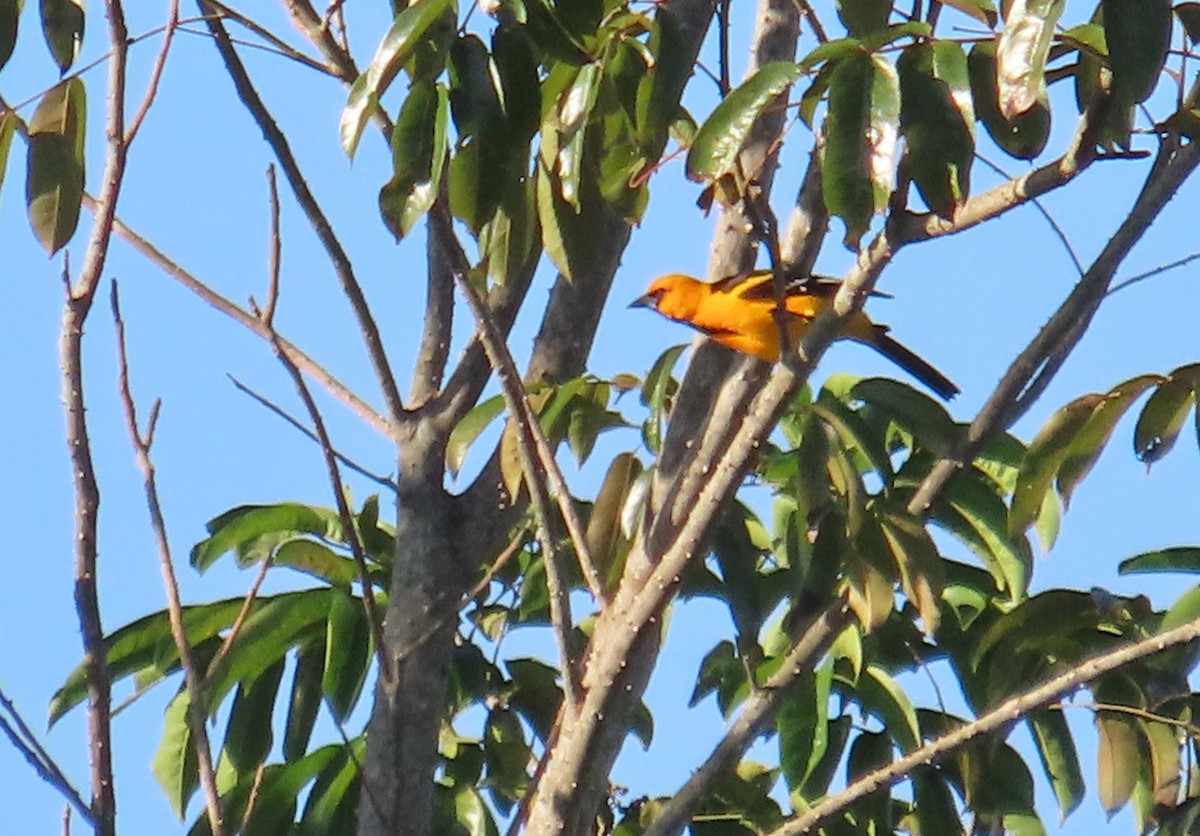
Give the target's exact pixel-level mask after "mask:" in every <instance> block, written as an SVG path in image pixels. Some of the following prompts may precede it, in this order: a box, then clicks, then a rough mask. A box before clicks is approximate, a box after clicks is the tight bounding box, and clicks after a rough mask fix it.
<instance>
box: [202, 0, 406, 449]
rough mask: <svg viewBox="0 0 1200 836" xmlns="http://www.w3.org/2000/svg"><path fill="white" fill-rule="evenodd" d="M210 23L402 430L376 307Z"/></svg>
mask: <svg viewBox="0 0 1200 836" xmlns="http://www.w3.org/2000/svg"><path fill="white" fill-rule="evenodd" d="M199 2H200V5H201V7H202V8H211V6H212V0H199ZM207 23H208V27H209V29H210V30H211V31H212V33H213V36H214V38H215V39H216V44H217V49H218V51H220V53H221V58H222V59H223V60H224V62H225V67H226V69H227V70H228V71H229V76H230V78H232V79H233V84H234V87H235V88H236V89H237V93H238V97H239V98H240V99H241V100H242V103H243V104H245V105H246V109H247V110H249V111H250V114H251V116H253V117H254V121H255V122H256V123H257V124H258V126H259V128H260V129H261V130H262V132H263V136H264V138H266V140H267V144H268V145H270V146H271V149H272V150H273V151H274V152H275V156H276V158H277V159H278V160H279V164H280V165H281V166H283V173H284V176H285V177H287V180H288V184H289V185H290V186H291V187H292V193H293V194H294V195H295V197H296V202H297V203H299V204H300V207H301V209H303V210H304V214H305V215H306V216H307V218H308V222H309V225H310V226H311V227H312V229H313V232H315V233H316V235H317V238H318V240H320V242H321V244H322V245H323V246H324V247H325V251H326V253H327V254H328V255H329V260H330V262H331V263H332V264H333V269H334V273H335V274H336V275H337V277H338V282H339V283H340V284H341V287H342V292H343V293H344V294H345V296H346V299H347V300H348V301H349V303H350V307H351V309H352V310H353V311H354V316H355V318H356V319H357V321H358V327H359V330H360V331H361V332H362V335H363V341H364V343H365V345H366V349H367V356H368V357H369V358H370V360H371V365H372V367H373V368H374V370H375V377H376V380H377V382H378V383H379V387H380V389H381V390H382V392H383V399H384V402H385V403H386V404H387V409H388V417H389V419H390V420H391V423H392V424H394V425H396V426H397V427H398V426H399V425H400V424H401V423H403V422H404V420H405V416H406V412H405V408H404V402H403V400H402V399H401V397H400V389H399V388H398V387H397V385H396V377H395V375H394V374H393V373H392V369H391V364H390V363H389V362H388V358H387V351H386V350H385V349H384V345H383V338H382V336H381V335H380V333H379V327H378V325H376V323H375V317H374V315H373V314H372V313H371V308H370V306H369V305H368V304H367V299H366V296H365V295H363V291H362V287H361V286H360V285H359V283H358V279H357V278H355V275H354V268H353V266H352V265H351V264H350V257H349V256H348V255H347V254H346V251H345V250H344V249H343V248H342V244H341V242H340V241H339V240H338V238H337V236H336V235H335V234H334V232H333V227H332V226H331V225H330V223H329V220H328V219H327V218H326V217H325V214H324V212H322V211H321V207H320V206H319V205H318V204H317V200H316V198H315V197H314V196H313V194H312V192H311V191H310V190H309V188H308V183H307V182H305V180H304V175H303V174H302V173H301V171H300V166H299V165H298V164H297V162H296V158H295V156H294V155H293V154H292V150H291V146H290V145H289V144H288V141H287V138H286V137H285V136H284V135H283V132H282V131H280V130H279V126H278V125H277V124H276V123H275V120H274V118H273V117H272V116H271V114H270V112H269V111H268V110H267V108H266V105H265V104H263V100H262V98H261V97H260V96H259V95H258V91H256V90H255V89H254V85H253V84H252V83H251V81H250V76H249V75H248V74H247V73H246V68H245V65H243V64H242V61H241V59H240V58H239V57H238V55H237V51H236V50H235V49H234V47H233V44H232V43H230V41H229V34H228V32H226V31H225V27H224V25H223V24H222V23H221V21H220V20H219V19H216V18H212V19H209V20H208V21H207Z"/></svg>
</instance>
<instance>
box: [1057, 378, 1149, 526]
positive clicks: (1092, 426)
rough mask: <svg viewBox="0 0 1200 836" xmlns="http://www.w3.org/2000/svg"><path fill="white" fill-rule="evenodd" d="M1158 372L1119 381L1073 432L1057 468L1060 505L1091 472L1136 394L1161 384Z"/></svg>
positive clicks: (1067, 501) (1065, 502)
mask: <svg viewBox="0 0 1200 836" xmlns="http://www.w3.org/2000/svg"><path fill="white" fill-rule="evenodd" d="M1162 381H1163V378H1162V377H1161V376H1160V375H1139V376H1138V377H1135V378H1132V379H1130V380H1127V381H1125V382H1124V383H1121V384H1119V385H1117V386H1115V387H1113V389H1112V390H1111V391H1110V392H1109V393H1108V394H1107V395H1105V396H1104V401H1103V402H1102V403H1101V404H1100V405H1099V406H1097V407H1096V410H1095V412H1093V413H1092V416H1091V417H1090V418H1089V419H1088V421H1087V423H1086V424H1084V426H1083V428H1082V429H1081V430H1080V431H1079V432H1078V433H1077V434H1076V436H1075V439H1074V441H1072V442H1071V445H1070V448H1069V449H1068V451H1067V455H1066V457H1064V458H1063V462H1062V465H1061V466H1060V467H1059V469H1058V477H1057V485H1058V492H1059V494H1060V495H1061V496H1062V499H1063V505H1068V504H1069V503H1070V501H1071V496H1072V495H1073V494H1074V493H1075V488H1076V487H1078V485H1079V483H1080V482H1082V481H1083V478H1084V477H1085V476H1087V474H1088V473H1089V472H1090V471H1091V469H1092V467H1093V465H1095V463H1096V461H1097V459H1099V458H1100V453H1101V452H1103V450H1104V447H1105V445H1107V444H1108V440H1109V439H1110V438H1111V437H1112V433H1113V430H1114V429H1115V428H1116V426H1117V422H1118V421H1120V420H1121V417H1122V416H1123V415H1124V414H1125V412H1126V411H1127V410H1128V409H1129V407H1130V406H1131V405H1132V404H1133V402H1134V401H1135V400H1137V398H1138V396H1139V395H1141V394H1142V393H1143V392H1145V391H1146V390H1147V389H1149V388H1150V387H1151V386H1153V385H1155V384H1156V383H1162Z"/></svg>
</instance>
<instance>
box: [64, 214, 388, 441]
mask: <svg viewBox="0 0 1200 836" xmlns="http://www.w3.org/2000/svg"><path fill="white" fill-rule="evenodd" d="M83 205H84V206H86V207H87V208H89V209H91V210H93V211H95V210H96V207H97V205H98V204H97V201H96V199H95V198H93V197H91V196H90V195H87V194H85V195H84V196H83ZM113 232H115V233H116V234H117V235H118V236H120V237H121V238H122V239H124V241H125V242H126V243H128V244H129V245H130V246H131V247H133V249H134V250H136V251H137V252H139V253H141V254H142V256H144V257H145V258H146V259H147V260H148V261H150V262H151V263H152V264H154V265H156V266H157V267H158V268H159V269H160V270H162V271H163V272H164V273H166V274H167V275H168V276H170V277H171V278H173V279H175V281H177V282H179V283H180V284H181V285H183V286H184V287H185V288H187V289H188V290H190V291H191V292H192V293H194V294H195V295H197V296H199V297H200V298H201V299H202V300H204V302H206V303H207V304H209V305H211V306H212V307H214V308H216V309H217V310H218V311H220V312H221V313H223V314H225V315H226V316H228V317H229V318H230V319H233V320H234V321H235V322H237V323H238V324H239V325H243V326H245V327H246V328H247V329H248V330H249V331H251V332H252V333H254V334H256V335H257V336H259V337H261V338H263V339H264V340H267V341H268V342H270V340H271V332H270V329H268V328H267V326H266V325H264V324H263V323H262V321H261V320H259V318H258V317H256V316H254V315H253V314H251V313H250V312H248V311H246V310H244V309H243V308H241V307H240V306H239V305H236V304H234V303H233V302H231V301H230V300H228V299H226V298H225V297H224V296H222V295H221V294H219V293H217V292H216V291H215V290H213V289H212V288H211V287H209V286H208V285H207V284H205V283H204V282H202V281H201V280H200V279H198V278H197V277H196V276H194V275H192V274H191V273H189V272H188V271H187V270H185V269H184V268H183V267H181V266H180V265H179V264H178V263H176V262H175V261H173V260H171V259H170V258H169V257H168V256H167V255H165V254H164V253H163V252H162V251H161V250H159V249H158V248H157V247H155V246H154V245H153V244H151V243H150V242H149V241H148V240H146V238H144V237H142V236H141V235H139V234H138V233H137V232H134V231H133V230H132V229H130V227H129V226H128V225H126V224H125V223H124V222H123V221H121V219H120V218H117V219H114V221H113ZM279 344H280V345H281V346H282V347H283V350H284V351H286V352H287V354H288V357H289V358H290V359H291V361H292V362H293V363H295V364H296V366H297V367H298V368H300V369H301V370H302V371H303V372H304V373H305V374H307V375H308V376H309V377H311V378H312V379H313V380H315V381H317V383H319V384H320V385H321V388H323V389H324V390H325V391H326V392H328V393H329V394H330V395H332V396H333V397H334V398H336V399H337V400H339V401H341V402H342V404H343V405H344V406H345V407H346V408H347V409H349V410H350V411H351V412H353V413H354V414H355V415H357V416H358V417H359V418H361V419H362V420H363V422H364V423H366V424H367V425H368V426H370V427H372V428H373V429H375V430H376V431H377V432H379V433H381V434H382V435H385V436H387V437H389V438H391V437H392V429H391V425H390V424H389V423H388V420H387V418H385V417H384V416H382V415H380V414H379V412H378V411H376V410H375V408H374V407H372V406H371V405H370V404H368V403H367V402H366V401H365V400H363V399H362V398H360V397H359V396H358V395H357V394H355V393H354V392H353V391H351V390H350V389H349V387H347V386H346V385H345V384H344V383H342V382H341V380H339V379H338V378H336V377H334V376H333V375H332V374H331V373H330V372H329V371H328V370H326V369H325V367H324V366H322V365H321V364H320V363H318V362H317V361H316V360H313V359H312V358H311V357H309V356H308V355H307V354H305V353H304V352H303V351H301V350H300V349H299V348H297V347H296V346H295V345H294V344H293V343H291V342H289V341H288V340H286V339H283V338H282V337H279Z"/></svg>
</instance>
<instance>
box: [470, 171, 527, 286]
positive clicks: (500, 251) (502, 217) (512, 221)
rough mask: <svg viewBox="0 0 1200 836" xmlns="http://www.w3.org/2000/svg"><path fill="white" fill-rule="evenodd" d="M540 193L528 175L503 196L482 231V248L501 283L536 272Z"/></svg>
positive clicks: (491, 272) (492, 276)
mask: <svg viewBox="0 0 1200 836" xmlns="http://www.w3.org/2000/svg"><path fill="white" fill-rule="evenodd" d="M539 233H540V230H539V229H538V222H537V194H536V191H535V189H534V184H533V180H532V179H530V178H528V177H526V178H524V179H523V181H522V182H520V183H517V184H516V185H515V187H513V188H511V189H508V190H507V193H506V194H504V195H503V196H501V198H500V205H499V206H498V207H496V214H495V215H494V216H493V217H492V220H491V221H490V222H489V223H488V224H487V225H486V226H484V228H483V229H482V230H480V233H479V248H480V250H482V251H484V252H485V253H487V266H488V276H489V277H490V278H491V279H492V280H493V281H494V282H495V283H496V284H498V285H505V284H508V281H509V279H510V278H512V277H515V276H523V275H526V274H528V273H530V272H532V270H533V267H534V265H535V264H536V261H537V258H538V256H539V255H540V252H539V251H538V245H539V244H540V243H541V239H540V237H539Z"/></svg>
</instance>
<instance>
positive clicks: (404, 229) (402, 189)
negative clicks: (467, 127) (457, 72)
mask: <svg viewBox="0 0 1200 836" xmlns="http://www.w3.org/2000/svg"><path fill="white" fill-rule="evenodd" d="M448 100H449V98H448V93H447V91H446V88H445V87H444V86H442V85H441V84H434V83H432V82H425V83H421V84H414V85H413V86H412V88H411V89H410V90H409V93H408V97H407V98H406V99H405V100H404V104H403V105H402V106H401V108H400V115H399V117H397V119H396V126H395V129H394V130H393V131H392V171H393V174H392V179H391V180H389V181H388V182H387V183H386V184H385V185H384V186H383V188H382V189H380V191H379V212H380V214H381V215H382V216H383V222H384V225H386V226H387V228H388V230H390V231H391V233H392V235H394V236H396V240H397V241H399V240H400V239H401V238H403V237H404V236H406V235H408V233H409V232H410V231H412V228H413V226H414V225H415V224H416V223H417V221H418V220H420V219H421V218H422V217H423V216H424V215H425V213H426V212H428V211H429V207H431V206H432V205H433V202H434V200H436V199H437V195H438V189H439V187H440V184H441V180H442V167H443V165H444V163H445V161H446V121H447V113H448Z"/></svg>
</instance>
